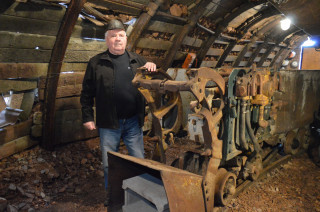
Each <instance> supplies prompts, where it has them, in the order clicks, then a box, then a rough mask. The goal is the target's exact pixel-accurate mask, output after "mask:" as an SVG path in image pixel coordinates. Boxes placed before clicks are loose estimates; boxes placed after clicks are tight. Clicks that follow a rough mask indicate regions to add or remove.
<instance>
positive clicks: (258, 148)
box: [246, 104, 262, 154]
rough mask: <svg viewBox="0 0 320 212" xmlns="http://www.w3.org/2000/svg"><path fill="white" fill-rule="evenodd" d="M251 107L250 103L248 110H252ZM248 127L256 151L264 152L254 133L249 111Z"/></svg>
mask: <svg viewBox="0 0 320 212" xmlns="http://www.w3.org/2000/svg"><path fill="white" fill-rule="evenodd" d="M249 109H250V105H249V104H248V105H247V111H250V110H249ZM246 127H247V131H248V134H249V136H250V139H251V141H252V143H253V147H254V151H255V152H256V153H258V154H261V153H262V149H261V147H260V145H259V142H258V140H257V138H256V136H255V135H254V132H253V130H252V128H251V123H250V113H249V112H247V113H246Z"/></svg>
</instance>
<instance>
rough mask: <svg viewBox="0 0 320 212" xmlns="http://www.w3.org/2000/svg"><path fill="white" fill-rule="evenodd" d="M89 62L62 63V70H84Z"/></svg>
mask: <svg viewBox="0 0 320 212" xmlns="http://www.w3.org/2000/svg"><path fill="white" fill-rule="evenodd" d="M87 65H88V63H62V67H61V72H70V71H73V72H83V71H85V70H86V68H87Z"/></svg>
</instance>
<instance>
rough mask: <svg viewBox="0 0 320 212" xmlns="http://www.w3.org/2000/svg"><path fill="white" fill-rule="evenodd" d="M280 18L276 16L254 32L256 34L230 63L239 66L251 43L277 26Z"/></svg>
mask: <svg viewBox="0 0 320 212" xmlns="http://www.w3.org/2000/svg"><path fill="white" fill-rule="evenodd" d="M280 18H281V17H278V18H276V19H275V20H274V21H272V22H270V23H268V24H267V25H266V26H264V27H262V29H260V30H259V31H258V32H257V33H256V35H254V36H252V37H251V39H250V42H249V43H248V44H247V45H246V46H245V47H244V48H243V49H242V50H241V52H240V53H239V55H238V57H237V59H236V60H235V62H234V63H233V65H232V66H233V67H237V66H239V64H240V62H241V61H242V60H243V58H244V56H245V55H246V53H247V52H248V50H249V49H250V48H251V47H252V45H253V44H255V43H256V42H257V41H258V40H259V39H261V37H262V36H263V35H264V33H266V32H268V31H269V30H271V29H272V28H274V27H275V26H277V25H278V24H279V22H280Z"/></svg>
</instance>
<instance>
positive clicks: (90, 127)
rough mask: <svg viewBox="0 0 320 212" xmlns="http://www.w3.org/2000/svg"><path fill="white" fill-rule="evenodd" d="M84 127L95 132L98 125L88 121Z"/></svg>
mask: <svg viewBox="0 0 320 212" xmlns="http://www.w3.org/2000/svg"><path fill="white" fill-rule="evenodd" d="M83 126H84V127H85V128H87V129H88V130H95V129H96V125H95V124H94V122H93V121H88V122H86V123H83Z"/></svg>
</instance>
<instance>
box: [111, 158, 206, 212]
mask: <svg viewBox="0 0 320 212" xmlns="http://www.w3.org/2000/svg"><path fill="white" fill-rule="evenodd" d="M108 158H109V159H108V160H109V170H110V171H109V176H108V182H109V183H108V189H110V191H111V192H110V205H109V206H108V211H109V212H112V211H119V209H121V207H122V205H123V204H124V191H123V189H122V181H123V180H125V179H128V178H131V177H135V176H138V175H141V174H144V173H147V174H149V175H152V176H153V177H156V178H158V179H160V180H162V182H163V185H164V188H165V191H166V194H167V198H168V202H169V209H170V211H171V212H194V211H205V208H204V199H203V196H202V189H201V183H202V176H200V175H196V174H193V173H190V172H187V171H184V170H181V169H177V168H174V167H171V166H166V165H164V164H162V163H159V162H157V161H153V160H147V159H141V158H135V157H132V156H129V155H123V154H120V153H116V152H108Z"/></svg>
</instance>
